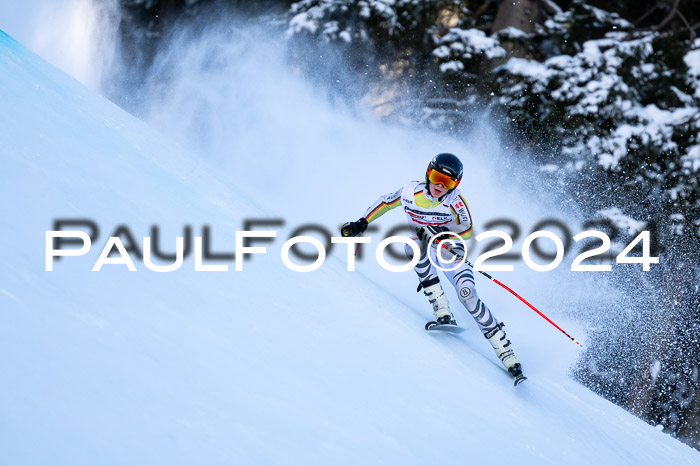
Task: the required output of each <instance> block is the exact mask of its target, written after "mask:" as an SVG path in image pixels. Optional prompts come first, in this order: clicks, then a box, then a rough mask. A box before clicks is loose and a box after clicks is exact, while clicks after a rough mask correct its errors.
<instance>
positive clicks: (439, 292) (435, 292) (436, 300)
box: [423, 282, 457, 325]
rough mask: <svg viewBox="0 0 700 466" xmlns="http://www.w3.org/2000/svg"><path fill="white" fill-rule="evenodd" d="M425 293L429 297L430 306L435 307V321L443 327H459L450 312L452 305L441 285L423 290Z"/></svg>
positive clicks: (433, 285)
mask: <svg viewBox="0 0 700 466" xmlns="http://www.w3.org/2000/svg"><path fill="white" fill-rule="evenodd" d="M423 293H424V294H425V295H426V296H427V297H428V300H429V301H430V304H432V305H433V314H435V320H436V321H437V323H438V324H441V325H457V321H455V318H454V316H453V315H452V312H450V303H449V302H448V301H447V296H445V292H444V291H443V289H442V286H441V285H440V283H439V282H438V283H435V284H432V285H429V286H427V287H424V288H423Z"/></svg>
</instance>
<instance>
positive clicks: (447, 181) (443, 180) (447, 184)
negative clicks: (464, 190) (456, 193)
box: [428, 168, 459, 189]
mask: <svg viewBox="0 0 700 466" xmlns="http://www.w3.org/2000/svg"><path fill="white" fill-rule="evenodd" d="M428 180H429V181H430V182H431V183H433V184H435V185H438V184H439V185H442V186H443V187H444V188H445V189H454V188H455V187H457V185H458V184H459V181H458V180H456V179H454V178H452V177H451V176H450V175H445V174H444V173H442V172H439V171H437V170H435V169H432V168H428Z"/></svg>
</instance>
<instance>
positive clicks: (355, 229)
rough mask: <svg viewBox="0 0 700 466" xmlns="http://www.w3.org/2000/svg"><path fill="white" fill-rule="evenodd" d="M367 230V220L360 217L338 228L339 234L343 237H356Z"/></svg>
mask: <svg viewBox="0 0 700 466" xmlns="http://www.w3.org/2000/svg"><path fill="white" fill-rule="evenodd" d="M366 229H367V219H366V218H364V217H362V218H360V219H359V220H358V221H356V222H348V223H346V224H345V225H343V226H342V227H340V234H341V235H342V236H344V237H348V236H357V235H359V234H361V233H363V232H364V231H365V230H366Z"/></svg>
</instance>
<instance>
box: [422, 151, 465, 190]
mask: <svg viewBox="0 0 700 466" xmlns="http://www.w3.org/2000/svg"><path fill="white" fill-rule="evenodd" d="M462 171H463V167H462V162H460V161H459V159H458V158H457V156H456V155H454V154H447V153H443V154H438V155H436V156H435V157H433V160H431V161H430V164H428V170H427V171H426V172H425V183H426V184H428V183H433V184H440V185H442V186H444V187H445V188H446V189H449V190H450V191H452V190H453V189H455V188H456V187H457V186H458V185H459V182H460V181H462Z"/></svg>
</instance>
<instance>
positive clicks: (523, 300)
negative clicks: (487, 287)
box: [439, 241, 581, 346]
mask: <svg viewBox="0 0 700 466" xmlns="http://www.w3.org/2000/svg"><path fill="white" fill-rule="evenodd" d="M439 244H440V246H442V247H443V248H444V249H445V250H447V251H449V252H450V253H451V254H452V255H453V256H455V258H457V259H458V260H459V261H460V262H461V261H462V260H464V262H465V263H466V264H468V265H469V266H470V267H471V268H472V269H473V268H474V264H472V263H471V262H469V261H468V260H467V259H466V258H465V257H462V256H461V255H459V254H458V253H456V252H454V251H452V250H451V249H450V248H449V247H448V246H447V245H446V244H445V242H444V241H443V242H441V243H439ZM477 272H479V273H480V274H481V275H483V276H484V277H486V278H488V279H489V280H491V281H492V282H494V283H497V284H498V285H501V286H502V287H503V288H505V289H506V290H508V291H510V292H511V293H512V294H513V296H515V297H516V298H518V299H519V300H520V301H522V302H524V303H525V304H527V306H528V307H529V308H530V309H532V310H533V311H535V312H536V313H538V314H539V315H540V316H542V318H543V319H544V320H546V321H547V322H549V323H550V324H552V325H554V327H556V329H557V330H559V331H560V332H561V333H563V334H564V335H566V336H567V337H569V339H570V340H571V341H573V342H574V343H576V344H577V345H579V346H580V345H581V343H579V342H578V340H577V339H575V338H574V337H572V336H571V335H569V334H568V333H566V332H565V331H564V329H562V328H561V327H559V326H558V325H557V324H555V323H554V322H552V320H551V319H550V318H549V317H547V316H546V315H544V314H542V313H541V312H540V311H539V310H537V308H536V307H535V306H533V305H532V304H530V303H529V302H527V300H525V298H523V297H522V296H520V295H519V294H518V293H516V292H515V291H513V290H511V289H510V288H508V287H507V286H506V285H504V284H503V283H501V282H499V281H498V280H496V279H495V278H493V277H492V276H491V275H489V274H487V273H486V272H483V271H481V270H477Z"/></svg>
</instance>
